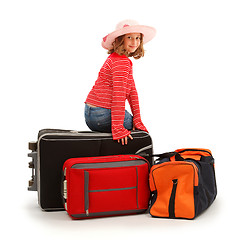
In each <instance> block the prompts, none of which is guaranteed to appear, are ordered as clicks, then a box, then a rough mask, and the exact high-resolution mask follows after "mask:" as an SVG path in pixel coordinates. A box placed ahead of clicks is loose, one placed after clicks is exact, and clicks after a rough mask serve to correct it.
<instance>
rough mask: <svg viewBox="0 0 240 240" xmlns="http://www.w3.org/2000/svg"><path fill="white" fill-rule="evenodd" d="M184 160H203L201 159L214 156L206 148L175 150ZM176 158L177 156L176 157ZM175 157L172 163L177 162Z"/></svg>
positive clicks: (172, 158)
mask: <svg viewBox="0 0 240 240" xmlns="http://www.w3.org/2000/svg"><path fill="white" fill-rule="evenodd" d="M175 152H177V153H178V154H179V155H180V156H181V157H182V158H183V159H187V158H191V159H194V160H197V161H199V160H201V157H202V156H204V157H207V156H212V152H211V151H210V150H209V149H206V148H182V149H177V150H175ZM175 156H176V155H175ZM175 156H173V157H171V158H170V160H171V161H175V160H176V158H175Z"/></svg>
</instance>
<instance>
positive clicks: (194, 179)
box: [149, 148, 217, 219]
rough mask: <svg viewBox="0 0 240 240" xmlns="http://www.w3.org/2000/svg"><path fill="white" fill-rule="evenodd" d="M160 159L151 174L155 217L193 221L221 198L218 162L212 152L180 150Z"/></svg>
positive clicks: (152, 203) (152, 207)
mask: <svg viewBox="0 0 240 240" xmlns="http://www.w3.org/2000/svg"><path fill="white" fill-rule="evenodd" d="M154 156H157V157H159V159H157V160H156V161H155V165H153V166H152V168H151V171H150V178H149V181H150V189H151V192H152V200H151V206H150V214H151V216H153V217H166V218H186V219H193V218H195V217H196V216H198V215H199V214H200V213H201V212H203V211H204V210H205V209H207V208H208V207H209V206H210V205H211V204H212V202H213V201H214V199H215V198H216V195H217V187H216V178H215V169H214V158H213V156H212V153H211V151H210V150H208V149H198V148H191V149H187V148H185V149H178V150H176V151H174V152H169V153H164V154H159V155H154Z"/></svg>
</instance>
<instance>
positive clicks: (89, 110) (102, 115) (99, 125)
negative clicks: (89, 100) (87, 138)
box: [85, 104, 133, 133]
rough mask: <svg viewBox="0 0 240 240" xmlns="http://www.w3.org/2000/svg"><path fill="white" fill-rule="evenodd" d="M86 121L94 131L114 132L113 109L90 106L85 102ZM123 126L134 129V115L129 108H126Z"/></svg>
mask: <svg viewBox="0 0 240 240" xmlns="http://www.w3.org/2000/svg"><path fill="white" fill-rule="evenodd" d="M85 121H86V124H87V126H88V127H89V128H90V129H91V130H92V131H97V132H109V133H111V132H112V128H111V125H112V124H111V109H107V108H101V107H90V106H88V105H87V104H85ZM123 126H124V127H125V128H126V129H128V130H132V129H133V117H132V115H131V114H130V113H129V112H128V111H127V110H125V118H124V122H123Z"/></svg>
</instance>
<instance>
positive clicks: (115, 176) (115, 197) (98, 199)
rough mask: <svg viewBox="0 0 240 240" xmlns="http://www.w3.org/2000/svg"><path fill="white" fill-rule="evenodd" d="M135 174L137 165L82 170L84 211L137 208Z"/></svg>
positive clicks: (114, 210)
mask: <svg viewBox="0 0 240 240" xmlns="http://www.w3.org/2000/svg"><path fill="white" fill-rule="evenodd" d="M137 175H138V174H137V167H125V168H115V169H101V170H99V169H93V170H87V171H84V176H85V186H84V194H85V210H86V213H87V214H90V213H99V215H101V213H106V212H109V214H114V212H118V211H125V210H132V209H137V208H138V196H137V192H138V191H137V188H138V186H137ZM111 212H112V213H111Z"/></svg>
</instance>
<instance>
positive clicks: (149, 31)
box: [102, 25, 156, 50]
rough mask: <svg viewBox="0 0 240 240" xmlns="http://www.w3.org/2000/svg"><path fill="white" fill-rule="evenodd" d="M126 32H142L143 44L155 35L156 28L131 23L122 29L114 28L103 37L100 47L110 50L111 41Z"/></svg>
mask: <svg viewBox="0 0 240 240" xmlns="http://www.w3.org/2000/svg"><path fill="white" fill-rule="evenodd" d="M128 33H142V34H143V44H145V43H147V42H149V41H151V40H152V39H153V38H154V37H155V35H156V29H155V28H153V27H149V26H144V25H133V26H127V27H124V28H122V29H119V30H116V31H114V32H112V33H110V34H108V35H107V36H105V37H104V38H103V41H102V47H103V48H105V49H107V50H110V49H111V48H112V43H113V42H114V40H115V39H116V38H117V37H119V36H122V35H125V34H128Z"/></svg>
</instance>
